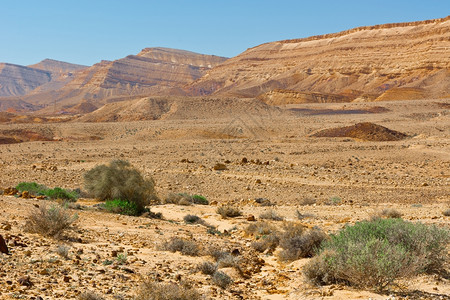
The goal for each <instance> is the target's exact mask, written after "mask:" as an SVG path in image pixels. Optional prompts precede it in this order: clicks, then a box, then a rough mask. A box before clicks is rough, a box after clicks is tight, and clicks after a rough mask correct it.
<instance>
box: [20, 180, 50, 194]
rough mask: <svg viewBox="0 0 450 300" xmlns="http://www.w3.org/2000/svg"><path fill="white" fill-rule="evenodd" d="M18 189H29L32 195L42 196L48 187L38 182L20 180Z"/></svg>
mask: <svg viewBox="0 0 450 300" xmlns="http://www.w3.org/2000/svg"><path fill="white" fill-rule="evenodd" d="M16 189H17V190H18V191H19V192H23V191H27V192H29V193H30V194H31V195H34V196H42V195H45V191H47V189H48V188H47V187H46V186H45V185H42V184H38V183H36V182H20V183H19V184H18V185H16Z"/></svg>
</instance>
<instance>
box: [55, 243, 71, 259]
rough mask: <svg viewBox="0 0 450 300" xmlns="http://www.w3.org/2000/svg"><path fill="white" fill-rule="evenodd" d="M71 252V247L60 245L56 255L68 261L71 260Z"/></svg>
mask: <svg viewBox="0 0 450 300" xmlns="http://www.w3.org/2000/svg"><path fill="white" fill-rule="evenodd" d="M69 250H70V247H68V246H66V245H59V246H58V247H57V248H56V253H57V254H58V255H59V256H61V257H62V258H64V259H68V258H69Z"/></svg>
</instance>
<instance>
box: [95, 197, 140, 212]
mask: <svg viewBox="0 0 450 300" xmlns="http://www.w3.org/2000/svg"><path fill="white" fill-rule="evenodd" d="M104 207H105V209H106V210H108V211H110V212H112V213H116V214H121V215H128V216H138V215H139V214H140V213H141V211H139V209H138V206H137V205H136V203H134V202H129V201H127V200H122V199H114V200H108V201H106V202H105V204H104Z"/></svg>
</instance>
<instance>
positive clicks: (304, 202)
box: [299, 198, 317, 205]
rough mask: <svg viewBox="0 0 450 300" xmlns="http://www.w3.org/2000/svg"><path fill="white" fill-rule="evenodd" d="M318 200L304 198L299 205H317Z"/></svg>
mask: <svg viewBox="0 0 450 300" xmlns="http://www.w3.org/2000/svg"><path fill="white" fill-rule="evenodd" d="M316 202H317V200H316V199H314V198H303V199H302V200H301V201H300V202H299V205H314V204H316Z"/></svg>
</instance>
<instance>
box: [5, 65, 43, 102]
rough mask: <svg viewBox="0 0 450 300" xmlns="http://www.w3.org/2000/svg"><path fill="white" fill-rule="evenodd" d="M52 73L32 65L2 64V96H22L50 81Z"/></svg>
mask: <svg viewBox="0 0 450 300" xmlns="http://www.w3.org/2000/svg"><path fill="white" fill-rule="evenodd" d="M50 80H51V73H50V72H48V71H45V70H38V69H34V68H30V67H25V66H20V65H14V64H8V63H1V64H0V97H10V96H21V95H25V94H26V93H28V92H30V91H32V90H34V89H35V88H37V87H38V86H40V85H42V84H45V83H47V82H50Z"/></svg>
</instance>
